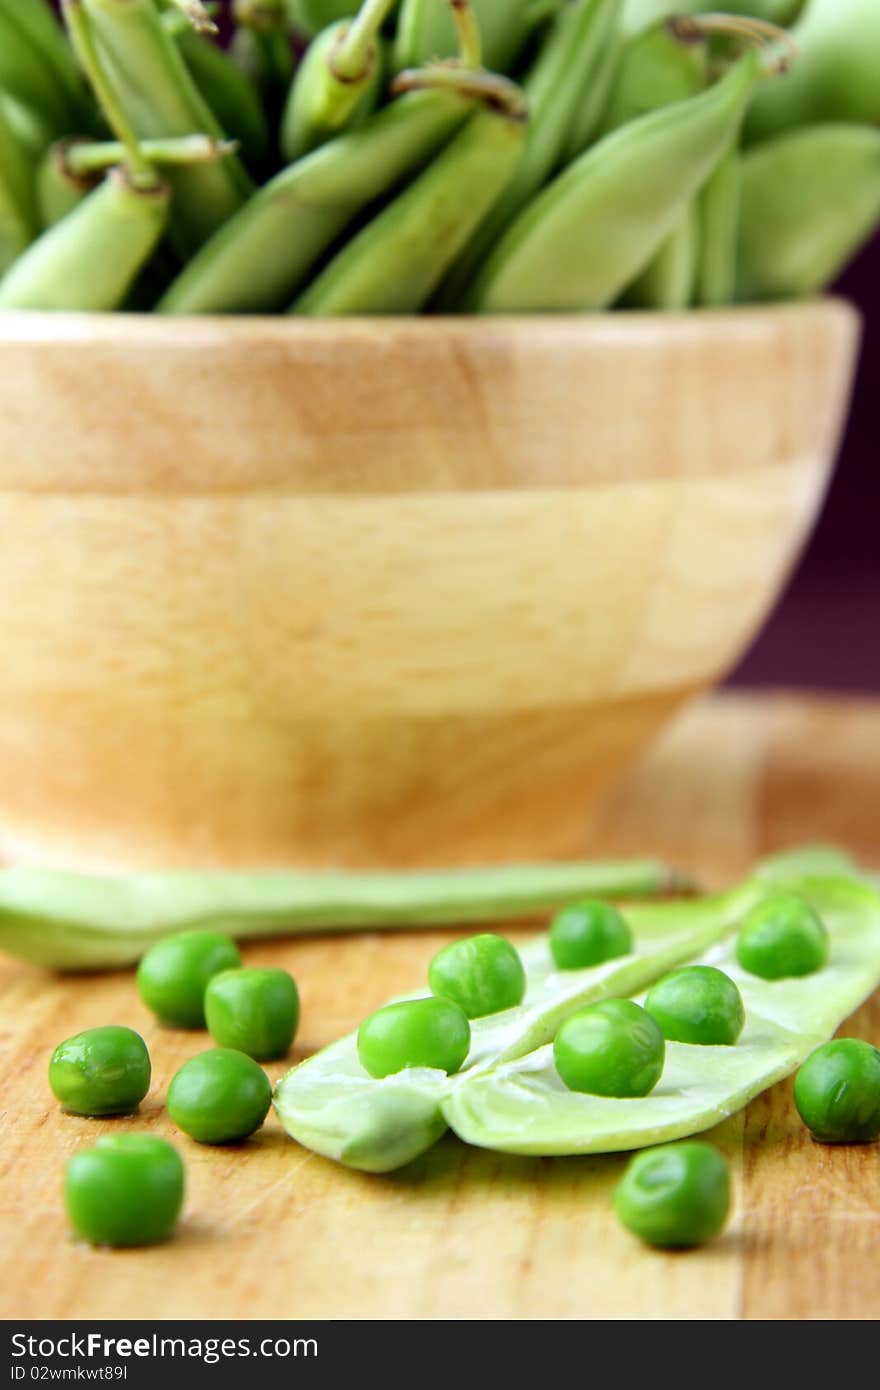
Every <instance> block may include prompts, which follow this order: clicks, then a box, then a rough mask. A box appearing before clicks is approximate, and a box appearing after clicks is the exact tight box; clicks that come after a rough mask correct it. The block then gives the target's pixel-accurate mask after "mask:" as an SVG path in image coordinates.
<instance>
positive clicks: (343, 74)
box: [281, 0, 391, 160]
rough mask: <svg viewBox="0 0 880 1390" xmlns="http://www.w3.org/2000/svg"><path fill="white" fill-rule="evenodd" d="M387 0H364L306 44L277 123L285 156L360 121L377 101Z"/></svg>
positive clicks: (293, 155) (382, 69)
mask: <svg viewBox="0 0 880 1390" xmlns="http://www.w3.org/2000/svg"><path fill="white" fill-rule="evenodd" d="M390 8H391V0H364V3H363V4H362V5H361V8H360V10H359V11H358V14H357V16H356V17H355V19H353V20H347V19H344V20H339V21H338V22H337V23H336V24H331V25H330V27H329V28H328V29H324V30H322V32H321V33H320V34H319V35H318V37H317V38H316V39H315V40H314V41H313V42H312V43H311V44H310V45H309V47H308V50H307V52H306V54H305V57H304V58H303V60H302V62H301V63H300V65H299V67H298V68H297V70H296V75H295V77H294V79H293V85H292V86H291V89H290V96H289V98H288V101H287V105H286V107H285V109H284V117H283V120H282V125H281V149H282V152H283V154H284V157H285V159H288V160H293V159H299V157H300V156H301V155H304V154H308V152H309V151H310V150H313V149H315V148H316V146H318V145H323V144H324V143H325V141H327V140H330V139H332V138H333V136H334V135H337V134H339V133H340V132H341V131H342V130H344V129H346V128H348V129H356V128H357V127H358V126H359V125H363V123H364V121H365V120H366V119H367V118H368V116H369V115H370V113H371V112H372V111H373V109H374V107H375V106H376V105H377V103H378V100H379V96H380V94H381V91H382V84H383V80H384V72H385V54H384V49H383V46H382V43H381V40H380V36H379V31H380V29H381V27H382V24H383V22H384V20H385V18H386V16H387V14H388V11H389V9H390Z"/></svg>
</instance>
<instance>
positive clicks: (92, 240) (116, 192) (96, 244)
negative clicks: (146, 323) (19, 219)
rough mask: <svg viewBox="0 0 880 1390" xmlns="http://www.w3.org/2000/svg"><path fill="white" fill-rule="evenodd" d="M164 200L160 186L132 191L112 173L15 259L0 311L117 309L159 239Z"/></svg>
mask: <svg viewBox="0 0 880 1390" xmlns="http://www.w3.org/2000/svg"><path fill="white" fill-rule="evenodd" d="M169 203H170V195H169V192H168V189H167V188H166V187H165V186H164V185H159V186H158V187H155V188H151V189H148V190H147V189H141V188H135V187H133V186H132V184H131V183H130V181H129V179H128V178H127V176H126V175H125V173H124V172H123V171H122V170H120V169H115V170H113V172H112V173H110V174H109V175H108V176H107V178H106V179H105V180H104V182H103V183H102V184H101V185H100V187H99V188H96V189H95V190H94V192H93V193H90V194H89V196H88V197H87V198H85V199H84V200H83V201H82V202H81V203H80V204H79V206H78V207H76V208H75V209H74V211H73V212H72V213H71V214H70V216H69V217H65V218H64V220H63V221H61V222H59V223H58V224H57V225H56V226H54V227H51V228H50V229H49V231H46V232H44V233H43V235H42V236H40V237H38V238H37V240H36V241H35V242H33V243H32V245H31V246H30V247H29V248H28V250H27V251H26V252H25V253H24V255H23V256H21V257H20V259H19V260H17V261H16V262H15V265H14V266H13V267H12V269H11V270H10V271H8V272H7V274H6V276H5V278H4V279H3V281H2V282H0V309H66V310H94V311H100V310H111V309H118V308H119V307H120V305H121V304H123V303H124V301H125V299H126V296H127V295H128V292H129V290H130V289H131V286H132V285H133V283H134V281H135V279H136V277H137V275H138V273H139V272H140V270H141V269H142V268H143V266H144V265H145V264H146V263H147V261H148V260H149V258H150V256H151V255H152V254H153V252H154V251H155V249H156V247H157V246H158V244H159V241H160V240H161V238H162V235H163V233H164V231H165V227H166V225H167V221H168V209H169Z"/></svg>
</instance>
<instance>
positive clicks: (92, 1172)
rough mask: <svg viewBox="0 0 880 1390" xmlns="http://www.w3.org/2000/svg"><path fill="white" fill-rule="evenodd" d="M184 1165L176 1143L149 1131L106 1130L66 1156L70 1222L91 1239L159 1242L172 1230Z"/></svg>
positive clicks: (179, 1204) (180, 1198)
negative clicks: (107, 1132) (90, 1143)
mask: <svg viewBox="0 0 880 1390" xmlns="http://www.w3.org/2000/svg"><path fill="white" fill-rule="evenodd" d="M183 1189H184V1171H183V1163H182V1161H181V1158H180V1154H179V1153H178V1152H177V1150H176V1149H175V1148H173V1147H172V1146H171V1144H168V1143H166V1142H165V1140H164V1139H157V1138H155V1137H154V1136H153V1135H149V1134H116V1135H105V1136H104V1137H103V1138H102V1139H99V1140H98V1142H97V1144H95V1145H94V1147H93V1148H89V1149H80V1151H79V1153H75V1154H74V1155H73V1157H72V1158H71V1159H69V1160H68V1163H67V1168H66V1170H65V1174H64V1200H65V1204H66V1206H67V1215H68V1217H69V1219H70V1224H71V1226H72V1227H73V1229H74V1231H75V1232H76V1234H77V1235H78V1236H81V1237H82V1239H83V1240H87V1241H89V1242H90V1243H91V1244H92V1245H120V1246H124V1245H156V1244H158V1243H159V1241H163V1240H167V1239H168V1238H169V1236H171V1235H172V1234H173V1232H174V1228H175V1226H176V1224H177V1218H178V1216H179V1215H180V1208H181V1207H182V1205H183Z"/></svg>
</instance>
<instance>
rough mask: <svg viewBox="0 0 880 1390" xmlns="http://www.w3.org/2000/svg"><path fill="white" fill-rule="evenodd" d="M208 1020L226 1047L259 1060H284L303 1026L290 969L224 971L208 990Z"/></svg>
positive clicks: (212, 1033)
mask: <svg viewBox="0 0 880 1390" xmlns="http://www.w3.org/2000/svg"><path fill="white" fill-rule="evenodd" d="M205 1018H206V1019H207V1023H208V1031H209V1032H210V1034H211V1037H212V1038H213V1039H214V1041H215V1042H216V1043H218V1044H219V1045H220V1047H232V1048H235V1049H236V1050H237V1051H239V1052H246V1053H247V1055H248V1056H249V1057H253V1058H254V1060H255V1061H257V1062H268V1061H270V1060H272V1059H273V1058H275V1057H283V1056H284V1054H285V1053H286V1052H287V1050H288V1048H289V1047H290V1044H291V1043H292V1042H293V1039H294V1037H295V1036H296V1029H297V1024H298V1023H299V992H298V990H297V987H296V981H295V980H294V978H293V976H292V975H289V974H288V973H287V971H286V970H224V971H222V972H221V973H220V974H219V975H215V976H214V978H213V979H212V980H211V981H210V983H209V984H208V988H207V989H206V990H205Z"/></svg>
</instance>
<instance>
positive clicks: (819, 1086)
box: [794, 1038, 880, 1144]
mask: <svg viewBox="0 0 880 1390" xmlns="http://www.w3.org/2000/svg"><path fill="white" fill-rule="evenodd" d="M794 1103H795V1105H796V1106H797V1108H798V1114H799V1115H800V1117H801V1119H802V1120H803V1122H804V1124H805V1125H806V1126H807V1129H809V1131H810V1133H811V1134H812V1135H813V1137H814V1138H815V1139H820V1140H821V1141H822V1143H823V1144H865V1143H869V1142H870V1141H871V1140H872V1139H876V1138H877V1137H878V1136H880V1049H878V1048H876V1047H872V1046H871V1044H870V1043H866V1042H859V1041H858V1040H857V1039H856V1038H838V1039H836V1041H834V1042H830V1043H825V1044H824V1045H823V1046H822V1047H817V1048H816V1051H815V1052H811V1053H810V1055H809V1057H808V1058H807V1060H806V1061H805V1062H804V1064H803V1066H802V1067H801V1069H800V1071H799V1072H798V1074H797V1076H796V1077H795V1083H794Z"/></svg>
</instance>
